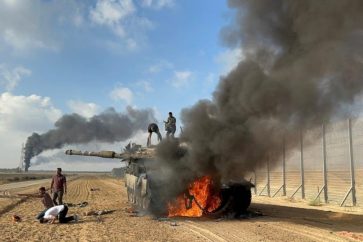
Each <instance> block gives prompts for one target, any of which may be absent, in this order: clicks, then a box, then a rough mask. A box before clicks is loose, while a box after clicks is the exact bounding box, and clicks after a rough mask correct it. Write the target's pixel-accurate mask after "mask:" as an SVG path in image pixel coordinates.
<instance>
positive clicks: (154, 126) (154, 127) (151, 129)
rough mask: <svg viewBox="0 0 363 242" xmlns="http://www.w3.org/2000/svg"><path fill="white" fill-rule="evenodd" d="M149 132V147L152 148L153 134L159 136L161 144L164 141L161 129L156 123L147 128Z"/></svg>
mask: <svg viewBox="0 0 363 242" xmlns="http://www.w3.org/2000/svg"><path fill="white" fill-rule="evenodd" d="M147 132H149V136H148V138H147V144H146V145H147V147H150V146H151V135H152V133H153V132H154V133H156V134H157V136H158V141H159V142H160V141H161V140H162V139H163V137H162V136H161V134H160V131H159V127H158V125H157V124H156V123H151V124H149V126H148V128H147Z"/></svg>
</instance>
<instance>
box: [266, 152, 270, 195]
mask: <svg viewBox="0 0 363 242" xmlns="http://www.w3.org/2000/svg"><path fill="white" fill-rule="evenodd" d="M267 195H268V196H269V197H271V186H270V158H269V159H268V160H267Z"/></svg>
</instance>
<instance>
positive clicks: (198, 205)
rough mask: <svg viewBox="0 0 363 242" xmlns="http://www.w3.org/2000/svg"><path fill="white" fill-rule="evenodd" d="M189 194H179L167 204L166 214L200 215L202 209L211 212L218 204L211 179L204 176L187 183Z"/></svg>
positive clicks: (217, 196)
mask: <svg viewBox="0 0 363 242" xmlns="http://www.w3.org/2000/svg"><path fill="white" fill-rule="evenodd" d="M188 191H189V194H188V195H187V194H185V193H184V194H181V195H180V196H178V198H177V199H176V201H174V202H171V203H169V204H168V216H169V217H175V216H183V217H201V216H202V215H203V213H204V211H207V212H213V211H214V210H216V209H217V208H218V207H219V206H220V204H221V199H220V197H219V194H216V193H215V192H214V191H213V180H212V178H211V177H210V176H204V177H202V178H199V179H197V180H195V181H194V182H193V183H191V184H190V185H189V189H188Z"/></svg>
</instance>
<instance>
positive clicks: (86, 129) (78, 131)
mask: <svg viewBox="0 0 363 242" xmlns="http://www.w3.org/2000/svg"><path fill="white" fill-rule="evenodd" d="M150 122H155V118H154V114H153V111H152V110H150V109H145V110H136V109H133V108H131V107H127V110H126V113H117V112H116V111H115V110H114V109H113V108H109V109H107V110H106V111H104V112H103V113H101V114H99V115H95V116H93V117H92V118H90V119H86V118H84V117H82V116H80V115H78V114H71V115H64V116H62V117H61V118H60V119H59V120H58V121H57V122H56V123H55V124H54V125H55V128H54V129H52V130H49V131H48V132H46V133H44V134H37V133H33V134H32V135H31V136H29V137H28V139H27V142H26V145H25V158H24V163H25V170H26V171H27V170H28V169H29V167H30V160H31V158H32V157H34V156H36V155H38V154H40V153H41V152H42V151H44V150H48V149H55V148H61V147H62V146H64V145H66V144H85V143H88V142H90V141H93V140H97V141H101V142H108V143H112V142H116V141H124V140H126V139H128V138H130V137H131V136H132V135H133V134H135V132H137V131H138V130H144V129H146V127H147V125H148V124H149V123H150Z"/></svg>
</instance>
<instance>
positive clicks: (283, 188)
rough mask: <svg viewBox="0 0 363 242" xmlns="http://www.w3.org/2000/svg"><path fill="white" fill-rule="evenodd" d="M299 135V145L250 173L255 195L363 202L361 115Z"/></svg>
mask: <svg viewBox="0 0 363 242" xmlns="http://www.w3.org/2000/svg"><path fill="white" fill-rule="evenodd" d="M299 135H300V146H299V147H298V149H296V150H294V151H291V152H290V153H286V152H285V148H282V149H281V152H282V154H283V155H282V158H281V161H279V162H278V164H277V165H276V164H274V166H272V165H271V164H266V167H263V168H261V169H258V170H256V172H255V173H254V174H253V175H252V180H253V182H254V183H255V185H256V187H255V190H254V192H255V194H256V195H265V196H266V195H267V196H271V197H275V196H288V197H296V198H302V199H307V200H311V201H316V200H319V201H322V202H327V203H333V204H334V203H335V204H339V205H340V206H343V205H353V206H356V205H359V204H363V176H362V174H363V119H349V120H345V121H339V122H335V123H333V124H329V125H327V126H324V125H322V127H321V128H319V129H316V130H312V131H308V132H304V134H303V135H302V133H301V134H299Z"/></svg>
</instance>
